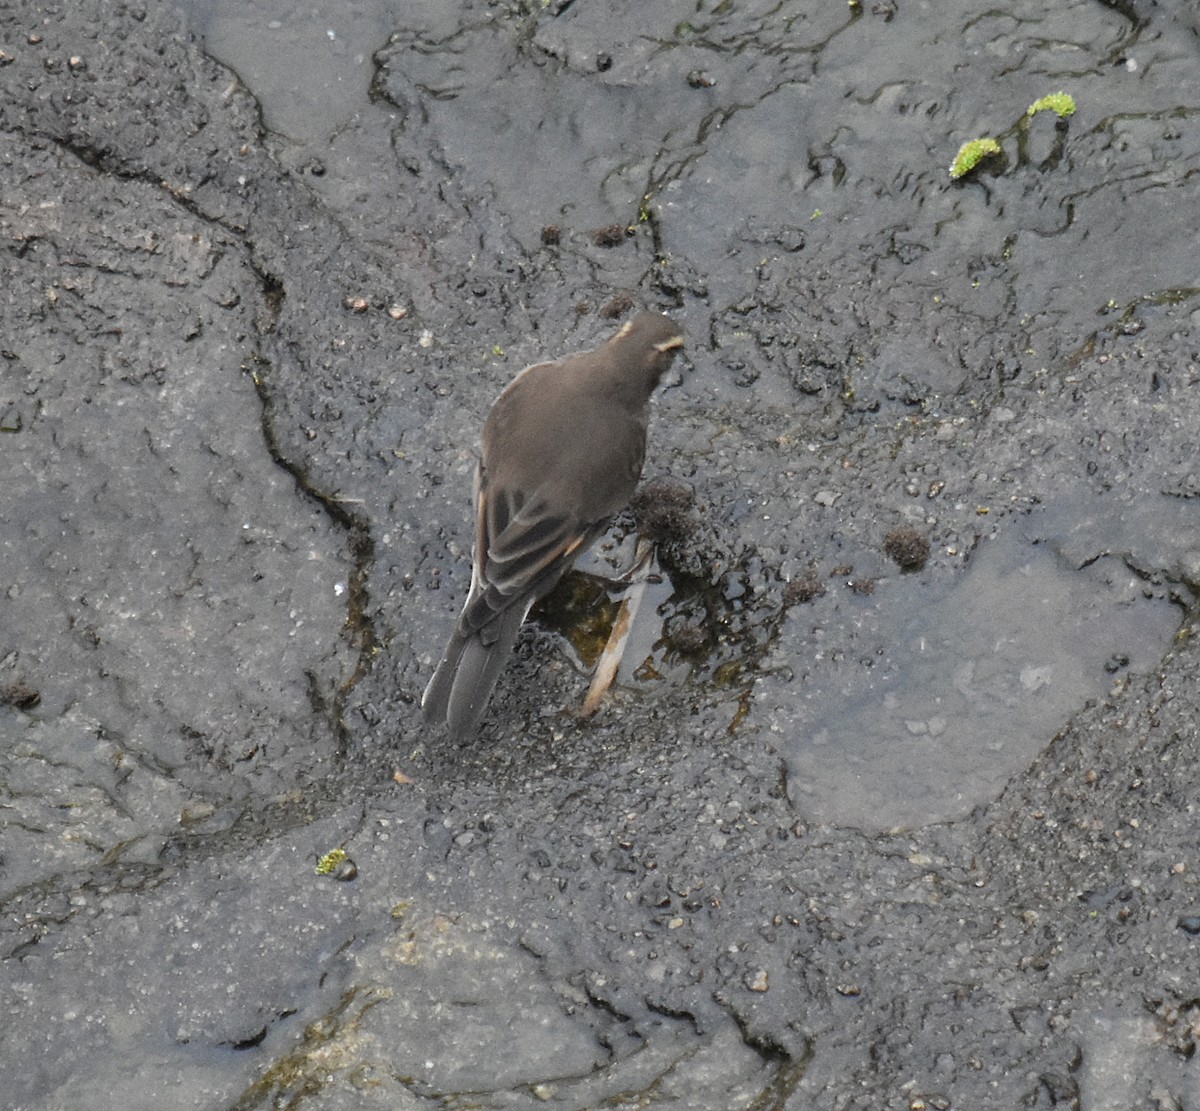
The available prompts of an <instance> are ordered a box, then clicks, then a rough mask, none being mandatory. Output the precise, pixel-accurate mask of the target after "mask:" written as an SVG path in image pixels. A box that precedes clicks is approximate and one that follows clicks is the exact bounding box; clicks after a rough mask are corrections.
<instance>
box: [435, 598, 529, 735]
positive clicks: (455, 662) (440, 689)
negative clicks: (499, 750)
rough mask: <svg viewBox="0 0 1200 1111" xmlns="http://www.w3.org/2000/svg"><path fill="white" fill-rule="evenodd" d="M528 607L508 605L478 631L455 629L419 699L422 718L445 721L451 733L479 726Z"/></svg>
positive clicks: (459, 733)
mask: <svg viewBox="0 0 1200 1111" xmlns="http://www.w3.org/2000/svg"><path fill="white" fill-rule="evenodd" d="M527 609H528V607H525V606H519V605H517V606H510V607H509V608H508V609H507V610H505V611H504V612H503V613H501V614H499V615H498V616H497V617H496V618H495V619H494V620H493V621H490V622H489V623H488V624H487V625H485V626H484V627H483V628H482V629H477V630H475V631H474V632H471V633H467V634H466V635H463V634H462V633H460V632H459V631H458V629H455V630H454V632H453V633H452V634H451V636H450V643H449V644H448V645H446V651H445V653H444V654H443V656H442V662H441V663H440V664H438V666H437V670H436V671H435V672H434V673H433V678H432V679H430V680H429V686H427V687H426V688H425V694H424V695H423V696H422V698H421V710H422V711H423V712H424V714H425V720H426V721H428V722H433V723H439V722H445V723H446V726H447V728H448V729H449V730H450V733H451V734H452V735H453V736H455V737H465V736H468V735H470V734H472V733H474V732H475V730H476V729H478V728H479V722H480V720H481V719H482V717H483V712H484V710H486V709H487V704H488V700H489V699H490V698H491V697H492V691H493V690H495V688H496V680H498V679H499V678H500V672H501V671H503V670H504V665H505V663H506V662H507V661H508V657H509V655H510V654H511V653H512V650H513V645H514V644H516V642H517V634H518V633H520V631H521V623H522V622H523V621H524V620H525V614H526V612H527Z"/></svg>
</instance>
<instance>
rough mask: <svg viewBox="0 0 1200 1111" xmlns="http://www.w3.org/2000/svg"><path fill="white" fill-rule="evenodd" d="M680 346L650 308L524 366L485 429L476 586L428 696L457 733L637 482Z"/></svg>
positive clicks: (435, 716) (472, 719)
mask: <svg viewBox="0 0 1200 1111" xmlns="http://www.w3.org/2000/svg"><path fill="white" fill-rule="evenodd" d="M682 346H683V333H682V332H681V331H680V329H679V327H678V325H676V324H675V322H674V321H672V320H671V319H670V318H669V317H666V316H663V315H662V314H661V313H655V312H645V313H641V314H640V315H638V316H636V317H634V318H633V319H632V320H631V321H629V322H628V323H627V324H625V325H624V326H623V327H622V328H621V329H620V331H618V332H617V334H616V335H614V336H613V337H612V338H611V339H610V340H608V342H607V343H604V344H603V345H602V346H600V347H598V348H597V349H596V350H595V351H584V352H580V353H578V354H575V355H567V356H566V357H565V358H563V359H558V360H556V361H554V362H548V363H536V364H534V365H533V366H530V367H526V368H525V369H524V370H523V371H521V373H520V374H518V375H517V377H516V378H514V379H513V381H512V382H511V383H510V384H509V386H508V387H507V388H506V389H505V390H504V392H503V393H502V394H501V395H500V396H499V398H497V400H496V404H495V405H493V406H492V411H491V412H490V413H489V414H488V417H487V420H486V421H485V422H484V425H483V445H482V455H481V458H480V461H479V467H478V469H477V470H476V472H475V549H474V554H473V558H472V562H473V566H472V572H471V590H470V592H469V593H468V595H467V600H466V603H465V604H464V605H463V609H462V613H461V614H459V617H458V620H457V622H455V625H454V631H453V633H452V634H451V636H450V643H449V644H448V645H447V646H446V651H445V653H444V654H443V656H442V661H441V663H439V664H438V667H437V670H436V671H435V672H434V674H433V678H432V679H430V681H429V686H428V687H426V688H425V694H424V697H422V699H421V708H422V710H423V711H424V713H425V718H426V720H427V721H430V722H445V723H446V725H447V726H448V727H449V729H450V732H451V733H453V734H454V735H455V736H463V735H466V734H469V733H472V732H474V730H475V729H476V728H477V727H478V725H479V721H480V719H481V718H482V717H483V712H484V710H485V709H486V707H487V703H488V699H489V698H491V695H492V691H493V689H494V688H495V686H496V680H497V679H498V678H499V677H500V672H501V670H502V669H503V667H504V664H505V662H506V661H507V659H508V656H509V654H510V652H511V651H512V647H513V645H514V644H515V643H516V640H517V634H518V633H519V632H520V629H521V623H522V622H523V621H524V620H525V617H526V615H527V614H528V613H529V609H530V607H531V606H532V605H533V603H534V602H536V601H537V600H538V599H539V598H541V597H542V596H543V595H545V594H548V593H549V592H550V591H551V590H552V589H553V588H554V585H555V584H556V583H557V582H558V580H559V579H560V578H562V576H563V574H564V573H565V572H566V571H567V570H568V569H569V568H570V566H571V564H572V563H574V562H575V560H576V558H577V557H578V556H580V555H582V554H583V552H585V551H586V550H587V549H588V548H589V547H590V546H591V545H592V543H593V542H594V541H595V540H596V539H598V538H599V537H600V536H601V535H602V534H603V532H604V530H605V529H606V528H607V526H608V521H609V519H610V518H611V517H612V516H613V514H615V513H618V512H619V511H620V510H622V509H624V508H625V506H626V505H627V504H628V503H629V499H630V498H631V497H632V496H633V492H634V490H635V489H636V488H637V483H638V478H639V477H640V476H641V473H642V462H643V460H644V459H645V455H646V428H647V425H648V424H649V420H650V396H651V394H653V393H654V389H655V387H656V386H657V385H658V383H659V381H660V380H661V379H662V376H663V374H664V373H665V372H666V370H667V368H668V367H669V366H670V365H671V361H672V360H673V359H674V357H675V354H676V352H677V351H679V349H680V348H681V347H682Z"/></svg>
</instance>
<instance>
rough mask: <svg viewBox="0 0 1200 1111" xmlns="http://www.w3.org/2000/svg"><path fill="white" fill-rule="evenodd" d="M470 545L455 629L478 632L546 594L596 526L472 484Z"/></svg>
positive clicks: (536, 501)
mask: <svg viewBox="0 0 1200 1111" xmlns="http://www.w3.org/2000/svg"><path fill="white" fill-rule="evenodd" d="M476 512H477V517H476V534H475V535H476V540H475V556H474V573H473V575H472V582H471V593H470V595H469V597H468V599H467V603H466V605H465V606H464V607H463V612H462V616H461V617H460V619H459V621H460V625H459V627H460V629H461V630H462V631H463V632H464V633H465V632H467V631H474V630H478V629H481V628H483V627H484V626H485V625H487V624H488V623H489V622H491V621H492V620H494V619H495V617H496V616H497V615H498V614H500V613H502V612H503V611H505V610H506V609H508V608H509V607H510V606H512V605H515V604H518V603H520V604H523V605H524V606H528V605H529V604H530V603H531V602H533V601H534V600H536V599H537V598H539V597H541V596H542V595H543V594H545V593H546V592H547V591H549V590H550V589H551V588H552V587H553V586H554V584H555V583H556V582H557V581H558V580H559V578H561V577H562V575H563V573H564V572H565V571H566V570H567V568H568V567H570V565H571V564H572V562H574V560H575V557H576V556H577V555H579V554H580V552H581V551H582V550H583V549H584V548H586V547H587V546H588V545H589V544H590V543H591V542H592V541H593V540H594V539H595V538H596V525H595V524H594V523H591V522H588V523H582V522H580V521H578V520H576V519H575V518H574V517H573V516H570V515H564V514H562V513H561V512H555V511H553V510H552V509H551V508H550V505H549V503H548V501H547V500H546V499H545V498H542V497H539V496H538V494H537V492H534V494H533V495H532V496H530V497H529V498H523V497H522V495H521V493H520V492H519V491H512V490H497V489H493V488H491V487H490V486H489V484H488V482H487V476H486V474H483V473H482V472H481V474H480V475H479V477H478V478H477V490H476Z"/></svg>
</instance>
